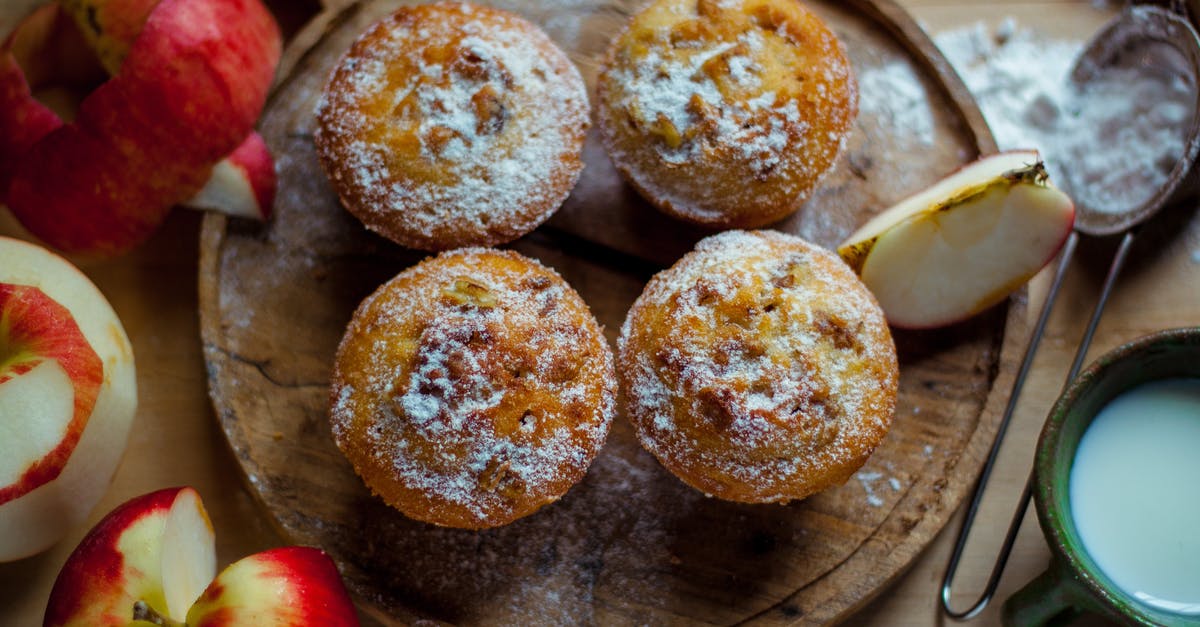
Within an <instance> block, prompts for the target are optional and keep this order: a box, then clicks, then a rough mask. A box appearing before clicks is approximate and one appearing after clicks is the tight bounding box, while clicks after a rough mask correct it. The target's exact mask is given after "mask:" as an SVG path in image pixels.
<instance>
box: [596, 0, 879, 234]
mask: <svg viewBox="0 0 1200 627" xmlns="http://www.w3.org/2000/svg"><path fill="white" fill-rule="evenodd" d="M857 93H858V92H857V88H856V86H855V83H854V79H853V76H852V74H851V70H850V63H849V61H848V60H847V59H846V55H845V52H844V51H843V50H842V47H841V44H840V43H839V42H838V40H837V38H836V37H835V36H834V34H833V33H832V32H830V31H829V30H828V29H827V28H826V27H825V25H824V23H822V22H821V20H820V19H819V18H817V17H816V16H815V15H813V14H812V13H810V12H809V11H808V10H807V9H805V8H804V6H803V5H802V4H800V3H799V2H797V1H796V0H657V1H656V2H654V3H653V4H651V5H650V6H649V7H647V8H646V9H645V10H644V11H642V12H641V13H639V14H638V15H636V16H635V17H634V18H633V20H632V21H631V23H630V24H629V26H628V28H627V29H626V30H625V31H624V32H623V33H622V34H621V35H620V36H619V37H618V38H617V40H616V41H614V43H613V47H612V49H611V50H610V52H609V58H608V61H607V64H606V67H605V70H604V72H603V73H602V74H601V76H600V79H599V100H600V101H601V106H602V107H605V108H606V109H608V111H606V115H604V116H601V121H602V130H603V131H604V134H605V139H606V146H607V147H608V149H609V151H610V152H611V153H612V154H613V155H614V158H615V160H616V161H617V162H618V164H621V165H623V168H624V170H625V171H626V174H627V176H629V177H631V178H632V180H633V183H634V184H635V185H636V186H637V187H639V188H641V189H642V190H643V191H644V192H645V193H647V194H648V195H650V196H651V197H653V198H657V199H659V201H660V203H665V204H666V205H668V207H669V209H671V210H673V212H674V213H677V214H679V215H680V216H681V217H684V218H687V219H689V220H692V221H696V222H701V223H711V224H716V223H728V224H734V225H742V226H749V225H752V224H751V223H753V222H755V221H756V220H754V219H753V216H741V215H738V212H737V210H736V205H737V203H747V202H749V203H750V204H758V205H764V206H776V205H780V204H783V205H786V206H787V208H788V209H794V208H795V207H796V206H798V202H799V201H800V200H801V198H800V197H801V196H805V195H807V193H808V191H809V190H811V189H812V188H813V187H815V185H816V183H817V181H818V179H819V178H820V176H821V175H822V174H823V173H824V172H825V171H827V169H828V167H829V166H830V165H831V164H832V163H833V161H834V159H835V158H836V157H837V154H838V152H839V151H840V150H841V147H842V144H843V142H844V135H845V133H846V132H847V131H848V130H849V128H850V124H851V122H852V121H853V119H854V116H855V115H856V113H857V110H858V96H857ZM647 138H648V139H649V141H646V139H647ZM672 173H674V174H675V175H674V176H672V175H671V174H672ZM729 214H732V215H729ZM776 217H781V216H776ZM730 218H732V220H730ZM757 222H759V223H762V222H761V220H758V221H757Z"/></svg>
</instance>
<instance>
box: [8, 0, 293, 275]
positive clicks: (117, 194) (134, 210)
mask: <svg viewBox="0 0 1200 627" xmlns="http://www.w3.org/2000/svg"><path fill="white" fill-rule="evenodd" d="M76 4H78V3H76ZM84 4H88V3H84ZM92 4H106V5H107V4H108V3H92ZM111 4H113V5H114V6H121V5H129V6H132V7H134V8H135V9H137V10H144V8H145V7H146V5H147V3H145V2H136V1H126V0H122V1H120V2H118V1H116V0H113V1H112V2H111ZM131 10H133V9H131ZM47 11H56V12H57V14H51V13H48V12H43V11H39V12H36V13H35V14H34V16H33V17H31V18H30V19H29V20H26V22H24V23H23V24H22V26H19V27H18V31H16V32H14V34H13V36H11V37H10V38H9V39H8V40H7V41H6V42H5V44H4V46H3V47H2V48H0V104H3V105H5V106H4V107H2V108H0V199H3V200H4V202H6V203H7V204H8V206H9V208H10V209H11V210H12V212H13V214H14V215H15V216H16V217H17V219H18V220H19V221H20V222H21V223H22V224H23V225H24V226H25V227H26V228H27V229H28V230H29V231H30V232H31V233H33V234H34V235H36V236H37V237H39V238H40V239H42V240H43V241H45V242H47V243H49V244H51V245H52V246H55V247H57V248H60V249H63V250H67V251H72V252H78V253H87V254H93V255H100V256H106V255H115V254H119V253H121V252H124V251H126V250H128V249H130V248H132V247H133V246H135V245H136V244H138V243H140V242H141V241H142V240H144V239H145V238H147V237H149V235H150V234H151V233H152V232H153V231H154V230H155V229H156V228H157V227H158V225H159V224H160V223H161V222H162V221H163V220H164V219H165V217H166V214H167V213H168V212H169V210H170V208H171V207H172V206H173V205H175V204H178V203H180V202H183V201H185V200H187V199H188V198H190V197H192V196H194V195H195V194H197V193H198V192H199V191H200V190H201V189H202V188H203V187H204V185H205V183H206V181H207V180H208V179H209V177H210V175H211V174H212V168H213V166H214V164H216V163H217V162H218V161H220V160H222V159H223V158H225V157H226V156H227V155H230V153H231V152H234V151H235V149H237V148H238V147H239V146H241V145H242V144H243V143H244V142H247V137H248V136H249V135H250V133H251V131H252V130H253V126H254V123H255V121H256V120H257V118H258V114H259V112H260V111H261V109H262V106H263V104H264V102H265V100H266V94H267V90H268V88H269V86H270V83H271V80H272V77H273V74H274V69H275V66H276V64H277V63H278V60H279V55H280V50H281V40H280V34H279V29H278V26H277V25H276V24H275V21H274V19H273V18H272V17H271V15H270V13H269V12H268V11H267V10H266V8H265V7H263V6H262V4H261V2H259V1H258V0H161V1H160V2H158V3H157V4H155V5H154V6H153V8H151V9H150V11H149V14H148V15H147V17H146V19H145V22H144V24H143V25H142V26H141V28H140V30H138V32H137V35H136V37H134V38H133V40H132V41H130V42H128V43H129V47H128V52H127V54H121V53H122V52H123V51H121V50H117V51H116V52H103V51H102V52H101V58H100V60H101V61H108V63H109V65H110V66H112V65H113V62H112V61H111V60H110V59H111V58H114V57H120V58H121V60H120V63H119V69H118V70H117V73H116V74H115V75H113V76H112V77H111V78H110V79H109V80H107V81H106V82H104V83H103V84H101V85H100V86H99V87H97V88H96V89H95V90H94V91H92V92H91V93H90V94H88V95H87V96H86V97H84V98H83V100H82V101H81V102H80V103H79V106H78V111H77V114H76V117H75V119H74V120H72V121H69V122H64V121H63V120H62V119H61V118H59V117H58V116H57V115H56V114H54V113H53V112H51V111H50V110H49V108H48V107H45V106H44V105H41V104H40V103H37V102H36V100H35V99H34V97H33V95H32V94H33V91H35V90H37V89H38V88H39V87H43V86H45V85H42V84H41V82H44V81H46V80H48V79H46V78H45V77H41V76H35V75H32V74H31V75H30V76H26V74H25V71H24V68H26V67H31V68H32V67H36V66H37V61H36V60H35V59H36V58H38V57H39V55H42V54H44V52H45V49H46V48H50V49H53V48H55V47H58V39H62V37H63V36H62V33H61V32H60V31H62V28H61V24H62V23H63V19H62V17H61V16H62V9H61V8H60V7H58V6H57V5H51V6H50V7H48V8H47ZM135 12H136V11H135ZM99 14H100V15H103V14H104V12H103V11H99ZM35 18H36V19H35ZM67 21H70V20H67ZM136 21H137V20H132V22H136ZM47 23H52V24H55V25H58V26H56V27H55V28H48V27H46V26H45V24H47ZM39 24H40V25H42V26H40V28H42V30H43V31H45V33H46V40H45V41H44V42H43V45H42V47H40V48H39V47H38V46H36V45H22V46H16V44H17V43H19V42H21V41H26V40H28V39H30V37H32V36H31V35H28V34H26V33H25V32H24V31H23V29H24V28H35V27H38V25H39ZM214 25H220V27H219V28H215V27H214ZM126 27H128V25H126ZM85 30H86V29H85ZM51 35H56V36H57V37H58V39H55V38H54V37H51ZM74 37H75V39H76V40H78V39H82V38H84V37H85V35H84V33H81V32H79V29H75V31H74ZM127 37H128V33H127V32H125V33H123V34H119V35H113V37H112V38H111V39H112V40H113V41H115V42H117V43H121V44H124V43H125V42H126V41H127ZM101 38H102V39H103V35H102V37H101ZM105 50H107V49H105ZM41 73H44V72H39V74H41ZM31 87H32V89H31ZM30 120H32V123H29V121H30ZM13 129H17V130H19V132H10V131H12V130H13ZM10 138H11V139H10ZM250 144H251V146H254V145H255V144H254V142H253V141H252V140H251V142H250ZM264 151H265V149H264ZM235 156H236V155H235ZM256 159H261V157H256ZM244 171H245V172H247V173H251V174H255V173H256V172H258V171H257V170H251V169H245V168H244ZM255 176H258V174H255ZM272 176H273V174H272ZM250 181H251V185H250V187H249V189H250V190H251V191H253V192H254V199H253V201H252V202H253V203H255V204H258V205H260V207H261V206H264V203H269V200H270V195H269V194H263V193H261V192H260V190H265V189H268V187H267V186H264V185H261V184H255V180H254V178H253V177H251V178H250ZM239 189H241V190H242V191H245V188H239ZM244 202H246V201H243V203H244ZM265 206H269V204H268V205H265ZM239 210H240V211H242V212H243V213H244V212H245V210H244V209H239ZM258 213H259V214H260V215H263V214H265V211H263V210H261V208H260V210H259V211H258Z"/></svg>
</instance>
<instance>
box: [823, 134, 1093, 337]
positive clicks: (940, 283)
mask: <svg viewBox="0 0 1200 627" xmlns="http://www.w3.org/2000/svg"><path fill="white" fill-rule="evenodd" d="M1074 220H1075V205H1074V203H1073V202H1072V201H1071V199H1070V198H1069V197H1068V196H1067V195H1066V194H1064V193H1063V192H1062V191H1060V190H1058V189H1057V188H1055V187H1054V186H1053V185H1051V184H1050V182H1049V179H1048V176H1047V175H1046V170H1045V167H1044V166H1043V165H1042V163H1041V160H1040V158H1039V156H1038V153H1037V152H1036V151H1032V150H1026V151H1010V152H1003V153H999V154H995V155H991V156H988V157H984V158H983V159H980V160H978V161H976V162H974V163H972V164H969V165H967V166H965V167H963V168H961V169H960V170H958V171H957V172H955V173H954V174H952V175H950V176H948V177H946V178H945V179H942V180H941V181H939V182H937V183H935V184H934V185H932V186H930V187H929V188H927V189H925V190H923V191H921V192H919V193H917V194H915V195H913V196H911V197H909V198H907V199H905V200H903V201H901V202H899V203H897V204H896V205H894V206H893V207H891V208H889V209H887V210H885V211H883V212H882V213H880V214H879V215H877V216H875V217H874V218H872V219H871V220H870V221H868V222H867V223H866V224H864V225H863V226H862V227H861V228H860V229H859V230H858V231H856V232H855V233H854V234H853V235H851V236H850V237H849V238H847V239H846V241H845V242H843V243H842V245H841V246H839V247H838V253H839V254H840V255H841V256H842V258H843V259H845V260H846V262H847V263H848V264H849V265H850V267H851V268H853V269H854V270H855V271H856V272H858V274H859V276H860V277H861V278H862V281H863V283H864V284H866V286H867V288H868V289H870V290H871V292H872V293H873V294H874V295H875V298H876V300H878V301H879V305H880V307H881V308H882V309H883V311H884V314H885V315H886V316H887V320H888V322H889V323H890V324H892V325H893V326H895V327H899V328H909V329H924V328H933V327H939V326H944V325H948V324H952V323H955V322H959V321H961V320H965V319H967V318H969V317H970V316H973V315H975V314H977V313H979V312H981V311H983V310H985V309H987V308H989V307H991V306H993V305H995V304H996V303H999V302H1000V301H1002V300H1004V298H1006V297H1007V296H1008V295H1009V294H1011V293H1012V292H1013V291H1014V290H1016V289H1018V288H1019V287H1021V286H1022V285H1024V284H1025V282H1026V281H1028V280H1029V279H1030V278H1031V277H1033V275H1035V274H1037V272H1038V271H1039V270H1041V269H1042V268H1043V267H1044V266H1045V265H1046V264H1048V263H1050V261H1051V260H1052V259H1054V257H1055V255H1057V254H1058V251H1059V249H1061V248H1062V246H1063V244H1064V243H1065V242H1066V240H1067V236H1068V235H1070V233H1071V229H1072V228H1073V226H1074Z"/></svg>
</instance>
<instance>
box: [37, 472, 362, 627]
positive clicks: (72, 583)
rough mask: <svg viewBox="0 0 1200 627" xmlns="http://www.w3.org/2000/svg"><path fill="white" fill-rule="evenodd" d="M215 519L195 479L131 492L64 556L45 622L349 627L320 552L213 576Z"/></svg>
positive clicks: (268, 557)
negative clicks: (135, 493)
mask: <svg viewBox="0 0 1200 627" xmlns="http://www.w3.org/2000/svg"><path fill="white" fill-rule="evenodd" d="M214 540H215V538H214V534H213V528H212V524H211V522H210V521H209V518H208V514H207V513H206V512H205V511H204V505H203V504H202V503H201V502H200V496H199V495H198V494H197V493H196V491H195V490H193V489H192V488H168V489H166V490H159V491H158V492H152V493H150V494H146V495H143V496H139V497H136V498H134V499H132V500H130V501H128V502H126V503H125V504H123V505H121V506H120V507H118V508H117V509H115V510H113V511H112V512H111V513H109V514H108V515H107V516H105V517H104V518H103V519H102V520H101V521H100V522H99V523H97V525H96V526H95V527H93V528H92V530H91V531H89V532H88V534H87V536H85V537H84V539H83V540H82V541H81V542H80V543H79V546H78V547H77V548H76V549H75V551H74V552H73V553H72V554H71V556H70V557H69V558H68V559H67V562H66V564H65V565H63V569H62V571H61V572H60V573H59V575H58V579H57V580H55V582H54V588H53V590H51V592H50V600H49V603H48V604H47V606H46V617H45V621H44V625H45V627H85V626H86V627H123V626H125V625H167V626H183V625H187V626H190V627H219V626H228V627H234V626H241V625H253V626H255V627H302V626H312V627H342V626H346V627H353V626H356V625H358V617H357V614H356V613H355V610H354V605H353V603H352V602H351V601H350V597H349V595H348V594H347V593H346V589H345V586H343V585H342V580H341V576H340V575H338V572H337V568H336V567H335V566H334V564H333V561H332V560H330V559H329V557H328V556H327V555H325V554H324V553H323V552H321V551H320V550H317V549H312V548H307V547H294V546H293V547H284V548H278V549H271V550H268V551H263V552H261V553H256V554H254V555H251V556H249V557H246V558H243V559H241V560H238V561H237V562H234V563H233V564H232V565H231V566H229V567H228V568H226V569H225V570H224V571H222V572H221V574H220V575H217V576H216V578H215V579H214V578H213V576H214V575H216V570H217V568H216V553H215V542H214Z"/></svg>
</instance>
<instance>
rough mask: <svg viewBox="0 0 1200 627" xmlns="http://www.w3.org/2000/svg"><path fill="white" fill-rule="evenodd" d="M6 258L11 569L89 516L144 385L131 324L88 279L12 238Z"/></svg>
mask: <svg viewBox="0 0 1200 627" xmlns="http://www.w3.org/2000/svg"><path fill="white" fill-rule="evenodd" d="M0 259H2V260H3V263H0V417H2V418H3V420H2V421H0V423H2V424H0V562H4V561H11V560H16V559H20V558H23V557H27V556H29V555H32V554H34V553H37V552H39V551H42V550H44V549H46V548H48V547H49V546H50V545H51V544H53V543H54V542H56V541H58V540H59V539H60V538H61V537H62V536H63V535H65V534H66V533H67V531H69V530H70V529H71V528H73V527H75V526H77V525H79V524H80V523H82V522H83V521H84V519H86V518H87V515H88V514H89V513H90V512H91V509H92V507H93V506H94V505H95V504H96V502H97V501H99V500H100V497H101V496H103V494H104V491H105V490H106V489H107V487H108V482H109V481H110V480H111V479H112V475H113V472H114V471H115V470H116V467H117V462H118V461H119V460H120V457H121V453H122V451H123V450H124V448H125V442H126V439H127V437H128V434H129V426H130V424H131V423H132V421H133V416H134V413H135V411H136V408H137V381H136V376H135V371H134V361H133V349H132V348H131V346H130V344H129V339H128V338H127V337H126V335H125V331H124V329H123V328H122V327H121V322H120V320H118V319H117V315H116V313H115V312H114V311H113V309H112V307H111V306H109V304H108V301H106V300H105V299H104V296H103V295H102V294H101V293H100V291H99V290H98V289H96V286H95V285H93V284H92V282H91V281H90V280H88V278H87V277H86V276H84V275H83V274H82V273H81V272H79V270H77V269H76V268H75V267H74V266H72V265H71V264H70V263H68V262H67V261H66V260H64V259H62V258H61V257H59V256H57V255H55V254H53V253H51V252H49V251H47V250H45V249H44V248H41V247H40V246H36V245H34V244H29V243H27V242H22V241H18V240H14V239H10V238H6V237H0ZM64 407H67V408H69V410H67V411H64V410H63V408H64Z"/></svg>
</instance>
